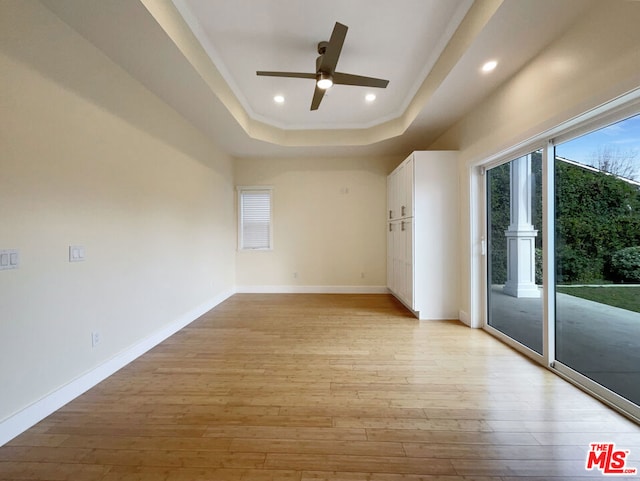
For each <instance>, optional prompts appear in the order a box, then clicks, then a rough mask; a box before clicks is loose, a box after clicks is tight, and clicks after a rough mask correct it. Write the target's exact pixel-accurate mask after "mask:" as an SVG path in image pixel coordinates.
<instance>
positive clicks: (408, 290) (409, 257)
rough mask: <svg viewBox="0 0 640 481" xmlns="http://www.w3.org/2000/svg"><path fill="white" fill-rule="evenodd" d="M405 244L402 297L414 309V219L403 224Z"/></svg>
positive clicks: (404, 221)
mask: <svg viewBox="0 0 640 481" xmlns="http://www.w3.org/2000/svg"><path fill="white" fill-rule="evenodd" d="M401 231H402V243H403V249H402V250H403V257H404V259H403V261H404V262H403V265H402V278H403V281H402V287H403V292H402V296H403V298H404V301H405V302H406V303H407V305H408V306H410V307H411V308H412V309H413V308H414V306H413V218H411V217H409V218H407V219H404V220H403V221H402V224H401Z"/></svg>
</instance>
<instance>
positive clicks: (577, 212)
mask: <svg viewBox="0 0 640 481" xmlns="http://www.w3.org/2000/svg"><path fill="white" fill-rule="evenodd" d="M639 139H640V116H636V117H632V118H630V119H627V120H624V121H622V122H619V123H616V124H613V125H610V126H608V127H606V128H603V129H600V130H596V131H594V132H591V133H589V134H586V135H583V136H581V137H578V138H575V139H573V140H570V141H567V142H564V143H560V144H559V145H557V146H556V148H555V189H556V202H555V210H556V220H555V238H556V246H555V254H556V286H555V301H556V315H555V345H556V352H555V358H556V360H557V361H559V362H561V363H562V364H564V365H566V366H568V367H569V368H571V369H572V370H574V371H577V372H578V373H580V374H581V375H583V376H586V377H587V378H589V379H591V380H592V381H595V382H597V383H598V384H600V385H602V386H604V387H605V388H607V389H608V390H610V391H613V392H614V393H616V394H618V395H620V396H622V397H623V398H625V399H627V400H629V401H632V402H633V403H635V404H638V405H640V182H638V178H639V174H640V152H639V151H638V150H637V148H635V146H637V145H638V144H639Z"/></svg>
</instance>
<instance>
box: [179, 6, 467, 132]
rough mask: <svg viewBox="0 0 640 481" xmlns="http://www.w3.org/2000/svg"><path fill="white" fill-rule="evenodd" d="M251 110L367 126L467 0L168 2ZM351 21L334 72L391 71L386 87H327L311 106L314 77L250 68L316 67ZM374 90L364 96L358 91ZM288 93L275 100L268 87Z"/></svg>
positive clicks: (417, 77) (396, 99) (319, 123)
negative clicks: (325, 44) (339, 26)
mask: <svg viewBox="0 0 640 481" xmlns="http://www.w3.org/2000/svg"><path fill="white" fill-rule="evenodd" d="M173 3H174V4H175V5H176V7H177V8H178V10H179V11H180V13H181V14H182V16H183V17H184V19H185V20H186V22H187V24H188V25H189V26H190V28H191V29H192V30H193V32H194V33H195V34H196V37H197V38H198V40H199V41H200V43H201V44H202V46H203V47H204V49H205V50H206V52H207V53H208V54H209V57H211V59H212V60H213V62H214V63H215V65H216V67H217V69H218V70H219V71H220V73H221V74H222V75H223V77H224V79H225V80H226V82H227V83H228V84H229V86H230V87H231V90H232V91H233V93H234V94H235V95H236V97H237V98H238V100H239V101H240V103H241V104H242V106H243V108H244V109H245V110H246V111H247V113H248V114H249V116H251V117H252V118H254V119H256V120H260V121H262V122H265V123H268V124H271V125H274V126H276V127H279V128H283V129H344V128H368V127H372V126H374V125H378V124H381V123H383V122H385V121H387V120H391V119H394V118H397V117H400V116H401V115H402V114H403V113H404V111H405V110H406V109H407V106H408V105H409V103H410V102H411V100H412V99H413V97H414V96H415V94H416V92H417V91H418V89H419V88H420V86H421V85H422V83H423V81H424V79H425V77H426V76H427V74H428V73H429V71H430V70H431V68H432V67H433V65H434V64H435V62H436V61H437V60H438V58H439V57H440V55H441V54H442V51H443V50H444V48H445V47H446V46H447V44H448V43H449V40H450V39H451V37H452V36H453V34H454V32H455V31H456V29H457V28H458V26H459V25H460V22H461V21H462V19H463V18H464V15H465V14H466V13H467V11H468V10H469V7H470V6H471V4H472V1H471V0H446V1H442V0H403V1H400V2H389V1H388V0H368V1H366V2H361V1H344V0H326V1H323V2H311V1H300V0H279V1H277V2H261V1H258V2H256V1H255V0H234V1H233V2H229V1H228V0H173ZM336 21H338V22H340V23H343V24H345V25H347V26H348V27H349V30H348V32H347V37H346V40H345V43H344V47H343V49H342V54H341V56H340V62H339V64H338V68H337V70H338V71H341V72H348V73H354V74H357V75H366V76H373V77H378V78H384V79H388V80H389V81H390V82H389V86H388V87H387V88H386V89H372V88H364V87H352V86H337V85H336V86H334V87H333V88H331V89H329V90H328V91H327V93H326V95H325V98H324V99H323V102H322V105H321V107H320V109H319V110H318V111H310V109H309V105H310V103H311V97H312V94H313V89H314V82H313V81H312V80H304V79H286V78H274V77H269V78H265V77H258V76H257V75H256V70H276V71H294V72H311V73H314V72H315V62H316V57H317V56H318V53H317V50H316V47H317V44H318V42H320V41H323V40H329V36H330V34H331V31H332V29H333V26H334V24H335V22H336ZM367 93H375V94H376V96H377V98H376V100H375V101H374V102H371V103H367V102H366V101H365V94H367ZM277 94H280V95H282V96H283V97H284V98H285V102H284V103H283V104H282V105H279V104H276V103H275V102H274V101H273V98H274V96H275V95H277Z"/></svg>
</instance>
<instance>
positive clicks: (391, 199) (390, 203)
mask: <svg viewBox="0 0 640 481" xmlns="http://www.w3.org/2000/svg"><path fill="white" fill-rule="evenodd" d="M399 190H400V175H399V172H398V171H397V170H394V171H393V172H392V173H391V174H389V176H388V177H387V220H388V221H391V220H395V219H397V218H399V216H400V211H399V210H398V196H399Z"/></svg>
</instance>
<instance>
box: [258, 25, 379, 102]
mask: <svg viewBox="0 0 640 481" xmlns="http://www.w3.org/2000/svg"><path fill="white" fill-rule="evenodd" d="M347 30H348V27H347V26H346V25H343V24H341V23H339V22H336V24H335V26H334V27H333V32H332V33H331V38H330V39H329V41H328V42H325V41H323V42H320V43H318V53H319V54H320V55H319V57H318V58H317V59H316V71H315V73H304V72H269V71H261V70H259V71H257V72H256V74H257V75H261V76H266V77H287V78H304V79H314V80H315V81H316V87H315V90H314V93H313V100H312V101H311V110H317V109H318V107H319V106H320V102H321V101H322V98H323V97H324V94H325V92H326V91H327V89H329V88H331V87H332V86H333V85H353V86H358V87H376V88H386V87H387V85H388V84H389V81H388V80H384V79H378V78H373V77H363V76H361V75H353V74H348V73H341V72H336V66H337V65H338V59H339V58H340V52H342V46H343V44H344V39H345V37H346V36H347Z"/></svg>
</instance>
